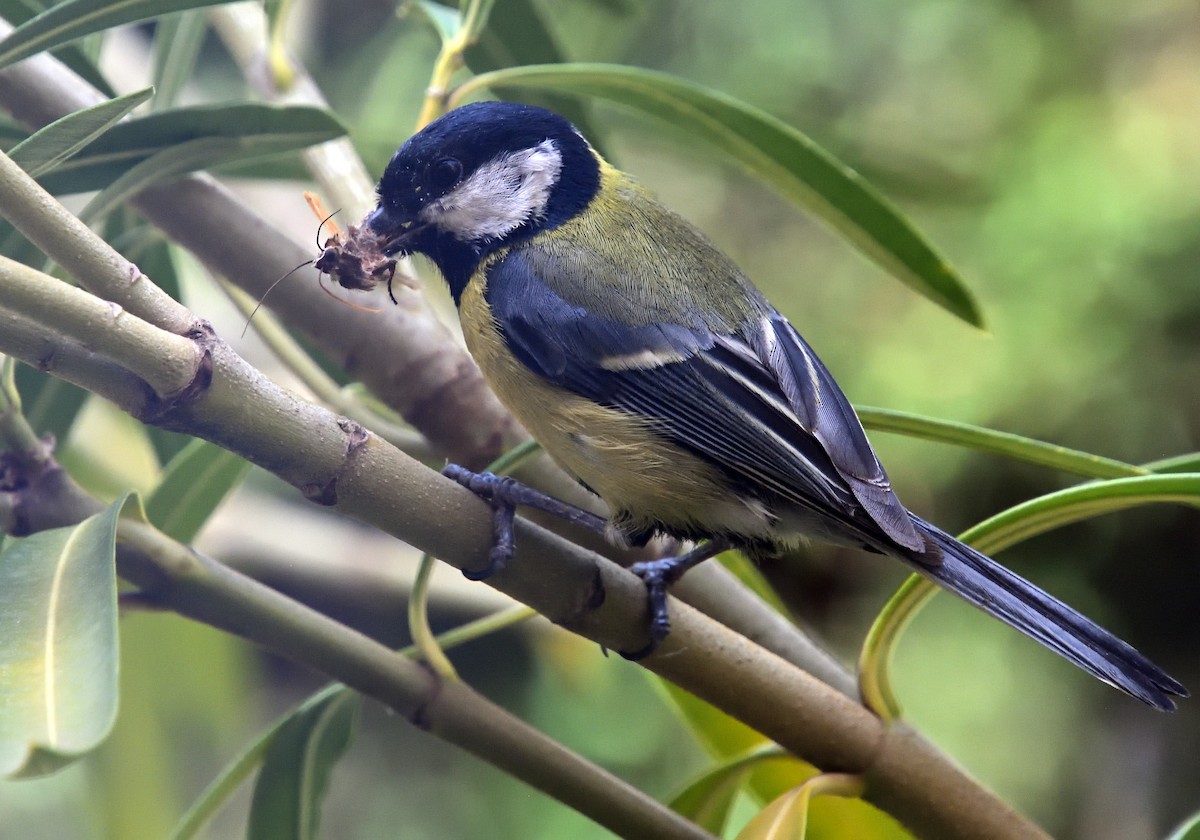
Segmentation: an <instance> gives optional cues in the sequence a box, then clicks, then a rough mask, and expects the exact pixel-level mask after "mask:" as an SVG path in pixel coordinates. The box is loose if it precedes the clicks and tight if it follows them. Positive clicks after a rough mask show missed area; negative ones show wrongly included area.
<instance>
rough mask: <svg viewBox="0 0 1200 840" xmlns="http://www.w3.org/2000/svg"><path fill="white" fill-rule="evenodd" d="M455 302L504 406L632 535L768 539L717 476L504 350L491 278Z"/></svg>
mask: <svg viewBox="0 0 1200 840" xmlns="http://www.w3.org/2000/svg"><path fill="white" fill-rule="evenodd" d="M490 262H491V261H488V262H486V263H485V264H484V265H483V266H481V267H480V269H479V270H478V271H477V272H476V275H475V277H473V278H472V280H471V282H470V284H468V286H467V288H466V289H465V290H464V292H463V295H462V299H461V301H460V302H459V313H460V317H461V320H462V324H463V335H464V338H465V339H466V343H467V349H468V350H469V351H470V353H471V355H472V357H473V358H474V359H475V361H476V363H477V364H478V365H479V367H480V369H481V370H482V371H483V375H484V377H485V378H486V379H487V381H488V383H489V384H490V385H491V387H492V390H494V391H495V392H496V395H497V396H498V397H499V398H500V401H501V402H503V403H504V404H505V406H507V407H508V409H509V410H510V411H511V412H512V413H513V415H514V416H515V417H516V418H517V419H518V420H519V421H520V422H521V424H522V425H523V426H525V428H526V429H528V430H529V433H530V434H532V435H533V437H534V438H535V439H536V440H537V441H538V442H539V443H541V444H542V446H543V447H544V448H545V450H546V452H547V453H549V455H550V456H551V457H552V458H554V460H555V461H556V462H557V463H558V464H559V465H560V466H561V467H562V468H563V469H564V470H566V471H567V472H568V473H569V474H570V475H571V476H573V477H574V478H576V479H577V480H579V481H582V482H583V483H584V484H585V485H587V486H588V487H589V488H591V489H592V490H593V491H594V492H595V493H596V494H598V495H599V496H600V497H601V498H602V499H604V501H605V502H606V503H607V504H608V506H609V508H610V509H611V510H612V511H613V513H614V524H616V525H617V526H618V527H619V528H620V529H621V530H623V531H626V532H628V533H630V534H633V533H637V532H640V531H644V530H647V529H650V528H653V527H656V526H658V525H663V526H666V528H667V530H669V531H674V532H676V533H709V532H715V531H722V530H730V531H737V532H738V533H742V534H755V533H762V534H764V535H765V534H766V531H767V528H768V522H767V520H766V515H765V513H764V511H763V510H762V509H761V507H760V506H758V505H755V504H753V503H747V502H745V501H743V500H742V499H740V498H738V497H737V496H736V495H734V494H733V493H731V492H730V491H729V490H728V489H727V486H726V483H725V482H724V481H723V479H722V477H721V475H720V474H719V473H718V472H717V470H715V469H714V468H713V467H711V466H710V465H708V464H707V463H705V462H704V461H702V460H700V459H699V458H697V457H696V456H694V455H692V454H691V453H689V452H686V451H685V450H683V449H681V448H679V447H678V446H676V445H674V444H673V443H671V442H669V441H667V440H665V439H664V438H662V437H661V436H660V435H658V434H656V433H654V432H653V431H652V430H651V429H650V427H649V424H648V423H647V422H646V421H645V420H643V419H641V418H638V417H635V416H632V415H630V414H628V413H626V412H624V411H620V410H618V409H614V408H608V407H605V406H601V405H597V404H596V403H593V402H591V401H589V400H587V399H584V398H583V397H580V396H578V395H576V394H573V393H571V392H569V391H566V390H563V389H561V388H558V387H556V386H554V385H553V384H551V383H549V382H547V381H546V380H544V379H542V378H541V377H540V376H538V375H536V374H534V373H533V372H531V371H530V370H528V369H527V368H526V367H525V366H524V365H522V364H521V363H520V362H519V361H518V360H517V359H516V358H515V357H514V356H513V355H512V353H511V352H509V351H508V350H507V349H506V348H505V346H504V340H503V337H502V336H501V334H500V332H499V330H498V328H497V325H496V322H495V319H494V318H493V317H492V314H491V310H490V308H489V307H488V305H487V301H486V299H485V296H484V293H485V291H486V271H487V267H488V265H489V264H490Z"/></svg>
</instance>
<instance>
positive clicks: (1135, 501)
mask: <svg viewBox="0 0 1200 840" xmlns="http://www.w3.org/2000/svg"><path fill="white" fill-rule="evenodd" d="M1152 504H1183V505H1190V506H1192V507H1200V473H1164V474H1159V475H1141V476H1135V477H1132V478H1116V479H1112V480H1111V481H1094V482H1090V483H1088V484H1081V485H1079V486H1078V487H1068V488H1067V489H1065V490H1059V491H1058V492H1056V493H1049V494H1047V495H1045V496H1039V497H1038V498H1036V499H1030V500H1029V501H1027V502H1023V503H1021V504H1019V505H1015V506H1013V507H1011V508H1009V509H1008V510H1005V511H1001V512H1000V513H998V514H996V515H995V516H993V517H990V518H989V519H986V520H984V521H983V522H980V523H979V524H978V525H976V526H975V527H973V528H970V529H968V530H967V531H964V532H963V533H962V534H961V535H960V539H961V540H962V541H963V542H966V543H969V544H970V545H972V546H974V547H975V548H977V549H978V550H979V551H982V552H983V553H984V554H996V553H997V552H999V551H1003V550H1004V549H1006V548H1008V547H1009V546H1013V545H1016V544H1017V543H1019V542H1024V541H1025V540H1028V539H1032V538H1033V537H1036V536H1037V535H1039V534H1044V533H1046V532H1047V531H1052V530H1054V529H1055V528H1062V527H1063V526H1065V525H1070V524H1072V523H1074V522H1080V521H1082V520H1084V519H1091V518H1093V517H1096V516H1101V515H1103V514H1106V513H1116V512H1117V511H1121V510H1128V509H1129V508H1134V507H1141V506H1142V505H1152Z"/></svg>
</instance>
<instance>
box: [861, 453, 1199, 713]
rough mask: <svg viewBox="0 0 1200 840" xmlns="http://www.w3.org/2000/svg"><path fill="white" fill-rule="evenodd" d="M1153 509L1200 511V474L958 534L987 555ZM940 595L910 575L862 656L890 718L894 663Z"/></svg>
mask: <svg viewBox="0 0 1200 840" xmlns="http://www.w3.org/2000/svg"><path fill="white" fill-rule="evenodd" d="M1152 504H1185V505H1190V506H1192V507H1200V473H1164V474H1155V475H1142V476H1133V477H1129V478H1116V479H1112V480H1110V481H1094V482H1090V483H1088V484H1082V485H1079V486H1078V487H1069V488H1067V489H1065V490H1059V491H1058V492H1056V493H1050V494H1047V495H1045V496H1039V497H1037V498H1036V499H1030V500H1029V501H1027V502H1022V503H1021V504H1019V505H1015V506H1013V507H1011V508H1008V509H1007V510H1004V511H1001V512H1000V513H998V514H996V515H995V516H992V517H990V518H988V519H986V520H984V521H983V522H980V523H979V524H978V525H976V526H974V527H973V528H969V529H967V530H966V531H964V532H963V533H962V534H960V535H959V539H961V540H962V541H963V542H965V543H967V544H969V545H971V546H974V547H975V548H977V549H978V550H979V551H982V552H983V553H984V554H996V553H998V552H1000V551H1003V550H1004V549H1006V548H1009V547H1011V546H1014V545H1016V544H1017V543H1020V542H1024V541H1025V540H1028V539H1032V538H1033V537H1036V536H1038V535H1040V534H1044V533H1046V532H1048V531H1053V530H1054V529H1055V528H1061V527H1063V526H1065V525H1070V524H1072V523H1075V522H1080V521H1082V520H1084V519H1091V518H1093V517H1096V516H1101V515H1103V514H1106V513H1115V512H1117V511H1121V510H1127V509H1129V508H1133V507H1140V506H1142V505H1152ZM939 591H941V590H940V588H939V587H938V586H937V585H936V584H935V583H933V582H932V581H930V580H928V579H926V578H923V577H921V576H920V575H916V574H913V575H910V576H909V577H908V579H907V580H905V581H904V583H903V584H901V585H900V588H899V589H897V590H896V592H895V594H893V595H892V597H891V598H889V599H888V602H887V603H886V604H885V605H884V607H883V609H882V610H881V611H880V612H879V615H877V616H876V617H875V621H874V622H873V623H872V625H871V629H870V630H869V631H868V633H867V638H866V640H865V641H864V642H863V647H862V650H861V651H860V652H859V668H858V670H859V687H860V689H861V690H862V693H863V696H864V698H866V701H867V705H868V707H870V708H871V709H873V710H874V711H875V712H876V714H880V715H882V716H884V717H887V718H896V717H899V715H900V705H899V703H898V702H897V701H896V695H895V691H894V690H893V689H892V684H891V676H890V663H891V662H892V659H893V652H894V651H895V649H896V647H897V646H898V645H899V643H900V638H901V637H902V636H903V634H904V630H905V629H906V628H907V627H908V625H909V624H910V623H911V622H912V620H913V618H914V617H916V615H917V613H918V612H920V611H921V609H922V608H924V606H925V605H926V604H927V603H929V601H930V599H932V598H933V596H934V595H936V594H937V593H938V592H939Z"/></svg>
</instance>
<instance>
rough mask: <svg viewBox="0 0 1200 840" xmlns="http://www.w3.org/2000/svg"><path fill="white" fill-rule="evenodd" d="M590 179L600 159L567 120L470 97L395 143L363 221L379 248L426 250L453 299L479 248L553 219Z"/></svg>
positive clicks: (483, 252)
mask: <svg viewBox="0 0 1200 840" xmlns="http://www.w3.org/2000/svg"><path fill="white" fill-rule="evenodd" d="M599 184H600V163H599V160H598V158H597V157H596V155H595V153H594V152H592V150H591V147H589V146H588V144H587V141H586V140H584V139H583V137H582V136H581V135H580V134H579V132H578V131H576V129H575V127H574V126H573V125H571V123H569V122H567V120H565V119H563V118H562V117H560V116H559V115H558V114H555V113H554V112H552V111H547V110H546V109H544V108H537V107H534V106H532V105H520V104H517V103H511V102H477V103H474V104H472V105H464V106H463V107H461V108H457V109H455V110H453V111H451V112H450V113H448V114H446V115H445V116H443V117H441V118H440V119H437V120H434V121H433V122H431V123H430V124H429V125H427V126H426V127H425V128H423V129H422V130H421V131H420V132H418V133H417V134H415V135H414V136H413V137H412V138H410V139H409V140H408V142H406V143H405V144H404V145H403V146H401V147H400V150H399V151H397V152H396V154H395V155H393V156H392V160H391V162H390V163H389V164H388V166H387V169H386V170H385V171H384V173H383V177H382V178H381V179H380V180H379V187H378V196H379V204H378V206H377V207H376V209H375V211H374V212H373V213H372V214H371V216H370V217H369V220H368V224H369V225H370V227H371V229H372V230H373V231H375V233H376V234H379V235H380V236H382V237H384V238H385V245H384V250H385V251H386V252H387V253H389V254H396V253H404V254H407V253H413V252H419V253H423V254H425V255H427V256H429V257H430V258H431V259H433V260H434V262H436V263H437V265H438V268H440V269H441V271H442V273H443V274H444V275H445V277H446V279H447V281H448V282H449V283H450V287H451V290H452V291H453V292H454V295H455V298H457V297H458V296H459V295H461V294H462V290H463V288H464V287H465V286H466V284H467V281H468V280H469V279H470V276H471V273H472V272H473V271H474V269H475V267H476V266H477V265H478V264H479V261H480V260H482V259H483V258H484V257H485V256H487V254H489V253H491V252H492V251H494V250H495V249H496V248H499V247H501V246H503V245H506V244H509V243H511V242H514V241H517V240H519V239H522V238H525V237H528V236H531V235H533V234H534V233H537V232H538V231H542V230H547V229H549V228H553V227H556V226H558V225H560V224H562V223H563V222H565V221H566V220H567V219H570V218H571V217H572V216H574V215H575V214H576V213H578V212H579V211H580V210H582V209H583V208H584V207H585V206H586V205H587V203H588V202H589V201H591V199H592V197H593V196H594V195H595V194H596V190H597V189H598V188H599Z"/></svg>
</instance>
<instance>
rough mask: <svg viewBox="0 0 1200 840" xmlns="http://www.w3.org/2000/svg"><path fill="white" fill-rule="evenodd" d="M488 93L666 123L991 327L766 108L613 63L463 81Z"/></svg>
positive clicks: (859, 187) (871, 199) (896, 225)
mask: <svg viewBox="0 0 1200 840" xmlns="http://www.w3.org/2000/svg"><path fill="white" fill-rule="evenodd" d="M485 87H486V88H500V89H503V88H505V87H520V88H535V89H549V90H555V91H562V92H566V93H573V94H580V95H587V96H596V97H600V98H603V99H608V100H610V101H612V102H616V103H618V104H621V105H625V106H627V107H630V108H634V109H636V110H638V111H641V112H643V113H646V114H649V115H651V116H654V117H658V118H659V119H663V120H666V121H668V122H670V123H671V124H672V125H673V126H675V127H676V128H677V129H679V130H680V131H682V132H685V133H687V134H688V135H690V136H692V137H697V138H700V139H702V140H704V141H706V142H707V143H709V144H710V145H712V146H713V147H715V148H716V149H719V150H720V151H722V152H724V153H725V154H727V155H728V156H729V157H730V158H731V159H732V160H733V161H736V162H737V163H738V164H740V165H741V166H742V167H743V168H744V169H746V170H747V171H748V172H750V173H751V174H752V175H755V176H757V177H758V178H760V179H762V180H763V181H764V182H765V183H766V184H768V185H769V186H771V187H773V188H774V189H776V190H777V191H778V192H779V193H780V194H782V195H783V196H784V197H786V198H788V199H789V200H791V201H794V202H796V203H798V204H800V205H802V206H804V207H807V208H809V209H810V210H812V211H813V212H815V213H816V214H817V215H818V216H820V217H821V218H822V219H823V220H824V221H825V222H827V223H828V224H830V225H831V226H832V227H833V228H835V229H836V230H837V231H839V232H840V233H841V234H842V235H843V236H845V237H846V238H847V239H849V240H850V241H851V242H853V243H854V244H855V245H856V246H857V247H858V248H859V249H860V250H861V251H862V252H863V253H864V254H866V255H867V256H868V257H870V258H871V259H873V260H874V261H875V262H877V263H878V264H879V265H881V266H882V267H883V268H884V269H886V270H887V271H889V272H890V273H891V274H893V275H894V276H896V277H897V278H898V279H900V280H901V281H903V282H904V283H906V284H907V285H908V286H910V287H911V288H912V289H914V290H915V291H917V292H919V293H920V294H922V295H924V296H925V297H927V298H929V299H930V300H932V301H933V302H934V303H937V304H938V305H939V306H941V307H943V308H944V309H946V310H947V311H949V312H950V313H952V314H953V315H955V316H957V317H959V318H961V319H962V320H964V321H966V322H967V323H969V324H972V325H974V326H977V327H982V326H983V315H982V313H981V312H980V310H979V306H978V304H977V303H976V301H975V299H974V297H973V295H972V294H971V291H970V290H969V289H968V288H967V286H966V284H965V283H964V282H963V280H962V278H961V277H960V276H959V275H958V273H957V272H956V271H955V270H954V269H953V268H952V267H951V265H950V263H949V261H948V260H947V259H946V258H945V257H944V256H942V255H941V254H940V253H938V252H937V251H936V250H934V248H933V246H932V245H931V244H930V243H929V242H928V241H927V240H926V239H925V238H924V237H923V236H922V235H921V234H920V233H919V232H918V231H917V230H916V229H915V228H914V227H913V226H912V225H911V224H910V223H909V222H908V220H907V219H905V217H904V216H903V215H902V214H901V213H900V212H899V211H898V210H896V208H894V207H893V206H892V205H891V204H890V203H889V202H888V201H887V200H886V199H885V198H883V196H881V195H880V194H879V193H877V192H876V191H875V190H874V188H872V187H871V186H870V185H869V184H867V182H866V181H864V180H863V179H862V177H861V176H859V175H858V173H856V172H855V171H854V170H852V169H851V168H850V167H849V166H847V165H845V164H844V163H842V162H840V161H838V160H837V159H836V158H834V157H833V156H832V155H830V154H829V153H828V152H826V151H825V150H824V149H822V148H821V147H820V146H818V145H817V144H816V143H815V142H813V140H811V139H810V138H809V137H808V136H806V135H805V134H803V133H801V132H800V131H798V130H797V129H795V128H792V127H791V126H790V125H787V124H786V123H784V122H782V121H780V120H778V119H776V118H775V117H772V116H770V115H769V114H767V113H765V112H763V111H760V110H759V109H757V108H754V107H752V106H750V105H747V104H745V103H744V102H741V101H739V100H737V99H735V98H733V97H731V96H728V95H727V94H724V93H720V92H719V91H715V90H712V89H710V88H705V87H702V86H700V85H697V84H694V83H692V82H689V81H686V80H684V79H680V78H677V77H675V76H671V75H668V74H666V73H658V72H654V71H650V70H643V69H639V68H634V67H623V66H620V65H609V64H559V65H535V66H530V67H512V68H508V69H504V70H496V71H494V72H491V73H485V74H482V75H480V76H476V77H475V78H474V79H471V80H469V81H467V82H466V83H464V84H463V85H462V87H461V88H460V92H459V96H463V95H465V94H467V93H468V92H470V91H473V90H478V89H479V88H485Z"/></svg>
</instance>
